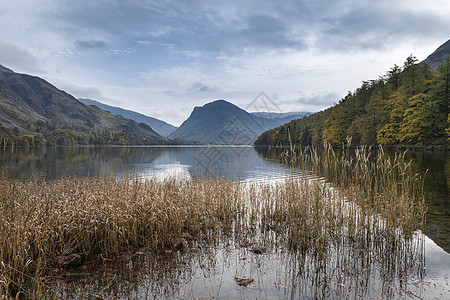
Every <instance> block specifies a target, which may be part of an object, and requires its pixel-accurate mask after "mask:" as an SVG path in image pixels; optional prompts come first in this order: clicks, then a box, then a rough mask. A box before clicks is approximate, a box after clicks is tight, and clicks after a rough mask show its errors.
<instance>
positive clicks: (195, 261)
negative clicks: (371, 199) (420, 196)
mask: <svg viewBox="0 0 450 300" xmlns="http://www.w3.org/2000/svg"><path fill="white" fill-rule="evenodd" d="M406 158H407V159H408V160H409V159H410V160H412V168H413V170H414V171H415V172H417V173H419V174H421V175H425V174H426V175H425V180H424V188H425V191H424V192H425V201H426V204H427V206H428V211H427V224H426V228H425V236H423V237H420V233H419V234H418V241H422V242H424V250H425V252H424V257H420V255H419V256H418V261H417V265H414V266H413V267H412V269H414V268H416V269H421V270H422V271H420V272H414V271H412V269H408V271H405V274H406V275H405V274H402V276H401V277H399V278H396V279H395V278H394V279H392V278H391V279H390V280H391V282H390V281H389V280H387V281H386V280H384V279H383V280H380V278H378V277H382V272H381V271H380V268H381V269H382V267H375V268H374V269H373V270H372V271H371V272H369V273H370V274H369V275H365V273H364V272H367V270H366V269H364V268H360V273H361V274H358V275H355V276H353V277H352V276H350V277H349V278H351V279H348V280H349V281H345V280H344V279H345V278H342V280H341V278H338V277H336V276H335V275H333V274H325V275H324V276H321V277H320V280H321V281H323V280H325V281H326V280H329V283H328V284H325V285H324V282H320V284H318V283H316V282H314V280H318V279H317V278H319V277H317V278H312V277H306V278H305V277H303V276H301V274H299V273H298V272H296V271H295V270H298V269H299V268H300V266H299V265H302V264H306V265H308V262H306V263H305V262H300V261H299V260H298V259H297V257H296V256H293V255H290V254H289V253H286V251H284V250H283V249H272V250H270V251H268V252H267V253H265V254H264V255H255V253H253V252H251V251H250V249H248V248H246V247H240V246H239V244H236V243H235V242H230V243H229V244H221V245H220V246H219V247H215V248H208V249H198V251H197V250H195V249H193V250H192V251H189V252H188V253H185V254H183V255H181V254H179V253H178V254H177V253H163V254H161V253H160V254H154V253H139V254H138V255H133V256H129V257H124V258H122V259H115V260H114V261H109V262H107V261H100V262H98V263H97V264H94V266H93V267H92V268H88V269H85V270H83V272H82V273H81V274H72V276H68V279H67V280H66V281H65V282H64V283H58V284H61V286H62V287H65V286H67V285H70V286H72V287H75V289H76V288H80V289H82V287H86V286H88V287H89V289H94V290H96V291H100V290H101V291H103V292H104V293H106V294H114V295H116V297H117V298H121V299H128V298H135V297H140V298H155V297H156V298H159V297H162V295H164V297H167V296H168V297H172V298H182V299H191V298H196V299H198V298H208V299H211V298H221V299H235V298H241V299H247V298H263V299H269V298H273V299H280V298H295V299H315V298H335V297H338V298H355V297H358V298H373V297H375V296H377V295H380V293H381V294H382V295H384V296H387V297H391V298H404V297H406V298H408V295H409V297H411V298H414V296H413V295H416V296H418V297H423V298H433V297H435V298H437V299H446V296H447V295H448V293H450V287H449V282H448V280H449V279H448V273H449V272H450V254H449V253H450V245H449V241H450V199H449V191H448V187H449V184H450V161H449V158H448V154H447V152H426V151H425V152H414V151H412V152H408V153H407V154H406ZM279 161H280V160H279V151H278V152H277V150H276V149H268V148H254V147H250V146H235V147H228V146H223V147H216V146H204V147H203V146H180V147H50V148H15V149H14V151H11V150H10V149H6V151H2V152H0V164H1V169H2V172H3V173H4V174H6V175H7V176H9V177H11V178H18V179H21V180H28V179H31V178H48V179H52V178H59V177H61V176H78V177H85V176H114V177H118V178H125V177H139V178H150V177H156V178H161V179H162V178H167V177H173V176H175V177H177V178H180V179H183V178H203V177H208V176H220V177H225V178H228V179H231V180H233V181H244V182H261V183H269V184H270V183H271V182H274V181H277V180H282V179H284V178H288V177H302V176H307V177H308V178H311V180H319V181H320V180H323V178H321V177H320V174H313V173H311V172H307V171H304V170H300V169H292V168H289V167H287V166H286V165H284V164H282V163H280V162H279ZM194 250H195V251H194ZM422 264H424V265H422ZM327 276H329V277H327ZM404 276H406V277H404ZM235 277H251V278H254V279H255V282H253V283H251V284H250V285H249V286H248V287H242V286H239V285H237V284H236V282H235ZM394 277H395V276H394ZM92 278H95V280H94V281H92V280H93V279H92ZM352 280H353V281H354V282H352ZM357 281H359V283H358V282H357ZM403 281H404V282H403ZM68 282H70V283H68ZM325 283H326V282H325ZM360 283H365V285H366V286H365V288H364V287H358V288H355V286H358V285H360ZM319 286H320V287H322V289H319ZM324 286H325V287H326V288H325V287H324ZM363 286H364V285H363ZM312 287H314V288H312ZM350 287H352V288H350ZM392 287H396V289H393V288H392ZM63 290H64V292H65V293H67V294H66V296H67V297H74V294H73V290H71V289H70V288H69V289H66V288H64V289H63ZM336 290H338V291H339V293H336V292H333V291H336ZM336 295H337V296H336Z"/></svg>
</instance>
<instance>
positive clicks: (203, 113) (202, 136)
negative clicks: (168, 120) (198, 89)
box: [169, 100, 305, 145]
mask: <svg viewBox="0 0 450 300" xmlns="http://www.w3.org/2000/svg"><path fill="white" fill-rule="evenodd" d="M269 114H270V113H248V112H246V111H245V110H243V109H241V108H239V107H238V106H236V105H234V104H232V103H230V102H227V101H225V100H216V101H213V102H210V103H207V104H205V105H204V106H202V107H195V108H194V110H193V111H192V113H191V115H190V116H189V118H188V119H187V120H186V121H184V122H183V124H181V126H180V127H179V128H177V129H176V130H175V131H174V132H172V133H171V134H170V135H169V138H182V139H186V140H192V141H198V142H203V143H219V144H246V145H249V144H253V142H254V141H255V140H256V138H257V137H258V135H260V134H261V133H262V132H264V131H265V130H268V129H270V128H273V127H276V126H279V125H281V124H283V123H284V121H285V120H286V118H288V119H289V118H291V119H289V121H290V120H292V118H293V117H294V116H298V115H300V116H303V115H304V114H305V113H298V114H297V113H294V114H292V115H290V116H288V115H279V116H278V118H270V116H269ZM280 122H283V123H280Z"/></svg>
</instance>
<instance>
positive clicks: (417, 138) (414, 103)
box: [399, 94, 430, 145]
mask: <svg viewBox="0 0 450 300" xmlns="http://www.w3.org/2000/svg"><path fill="white" fill-rule="evenodd" d="M408 104H409V105H408V108H407V109H406V111H405V113H404V114H403V120H402V124H401V126H400V139H399V140H400V142H401V143H402V144H405V145H423V144H427V143H428V142H429V141H428V138H427V132H428V128H429V127H430V124H429V122H427V118H426V117H427V115H426V104H425V95H424V94H418V95H416V96H414V97H411V98H410V99H409V100H408Z"/></svg>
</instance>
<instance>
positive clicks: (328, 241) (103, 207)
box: [0, 149, 426, 298]
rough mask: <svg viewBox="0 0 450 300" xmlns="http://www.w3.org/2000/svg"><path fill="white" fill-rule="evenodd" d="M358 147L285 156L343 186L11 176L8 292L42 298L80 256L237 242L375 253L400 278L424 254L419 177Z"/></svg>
mask: <svg viewBox="0 0 450 300" xmlns="http://www.w3.org/2000/svg"><path fill="white" fill-rule="evenodd" d="M302 151H303V150H302ZM358 151H359V152H357V153H356V156H354V157H352V158H349V157H346V156H345V155H341V156H339V155H338V154H336V153H335V152H333V151H332V149H326V151H325V154H324V155H319V153H318V151H317V150H314V149H312V150H308V151H303V152H298V153H295V152H294V151H290V153H287V154H285V158H289V163H292V164H295V165H296V166H301V167H304V168H310V169H311V170H313V171H317V172H319V171H320V172H322V173H325V174H327V176H328V178H333V182H334V186H333V187H332V186H331V185H329V184H327V183H325V182H323V181H317V180H311V179H309V178H289V179H287V180H285V181H282V182H275V183H272V184H261V183H249V184H244V183H239V182H237V183H233V182H231V181H229V180H225V179H217V178H209V179H190V180H185V181H179V180H175V179H166V180H163V181H158V180H152V179H147V180H140V179H130V178H124V179H120V180H117V179H114V178H76V177H70V178H61V179H56V180H31V181H28V182H20V181H17V180H13V179H7V178H2V179H1V183H0V295H6V296H8V297H14V296H16V295H20V294H25V295H27V296H28V297H31V298H33V297H35V296H36V295H38V296H39V295H40V296H42V295H44V294H43V293H45V291H46V287H45V281H44V280H43V279H44V278H45V275H46V274H48V272H49V269H50V268H53V267H57V266H58V265H57V264H56V261H57V258H58V257H61V256H64V255H68V254H72V253H78V254H81V255H82V256H83V257H84V258H85V259H89V258H92V257H95V256H97V255H102V256H114V255H117V254H119V253H120V252H121V251H124V250H125V249H129V248H130V247H131V248H138V247H143V246H145V247H146V248H147V249H148V250H149V251H154V250H158V249H182V248H183V247H186V245H187V244H189V243H206V244H208V245H216V244H217V243H219V242H220V241H225V240H230V239H232V240H233V239H234V240H238V241H244V240H257V241H258V242H259V243H261V244H266V245H267V246H270V247H277V248H279V249H284V250H285V251H290V252H292V253H299V254H300V255H303V257H305V255H307V256H308V257H312V258H313V259H314V260H316V261H317V262H321V263H320V264H318V266H321V268H322V267H323V265H322V263H323V262H325V263H326V261H327V257H328V255H329V254H330V253H331V252H335V253H346V255H343V256H342V261H341V260H340V259H339V261H338V262H335V263H337V264H338V265H345V264H349V263H351V262H352V260H357V261H359V260H362V258H361V253H364V252H366V253H368V254H369V253H370V255H369V257H368V258H367V261H366V262H365V264H370V263H372V262H374V261H380V262H382V264H381V266H382V267H381V269H382V270H385V273H386V274H388V273H390V272H394V273H395V272H398V273H402V272H404V270H405V268H407V267H408V266H409V265H410V264H411V262H412V261H414V260H415V258H416V257H415V254H416V253H417V251H415V250H416V248H415V247H417V245H415V244H412V243H411V240H412V235H413V232H414V231H415V230H416V229H418V228H420V226H422V225H423V223H424V216H425V211H426V207H425V205H424V204H423V201H422V198H420V195H421V194H420V187H421V181H420V180H419V178H417V177H416V176H412V175H409V165H408V163H406V162H404V161H403V156H402V155H399V156H398V157H396V158H395V159H394V160H393V161H391V160H389V159H388V158H387V157H385V156H384V154H383V153H382V152H381V154H379V157H377V159H376V160H375V162H371V161H370V159H369V155H370V154H369V152H368V151H367V149H361V150H358ZM352 253H354V254H352Z"/></svg>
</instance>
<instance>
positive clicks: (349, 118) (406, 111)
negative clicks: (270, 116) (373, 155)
mask: <svg viewBox="0 0 450 300" xmlns="http://www.w3.org/2000/svg"><path fill="white" fill-rule="evenodd" d="M449 91H450V58H449V57H448V56H447V59H446V60H445V62H444V63H443V64H441V65H440V66H438V68H437V69H436V70H435V71H431V70H430V68H429V67H427V66H426V65H419V64H417V59H415V58H414V57H413V56H410V57H408V58H407V59H406V61H405V63H404V66H403V68H400V67H398V66H394V67H393V68H391V69H390V70H389V71H388V72H387V73H386V75H385V76H381V77H379V78H378V79H377V80H371V81H364V82H363V84H362V85H361V87H359V88H358V89H357V90H356V91H354V92H353V93H351V92H349V94H348V95H347V96H346V97H345V98H344V99H342V100H341V101H340V102H339V104H337V105H335V106H333V107H330V108H328V109H327V110H325V111H323V112H319V113H315V114H312V115H310V116H307V117H305V118H303V119H301V120H295V121H291V122H289V123H287V124H285V125H283V126H280V127H277V128H275V129H272V130H269V131H266V132H264V133H263V134H261V135H260V136H259V137H258V139H257V140H256V142H255V144H256V145H289V144H290V143H294V144H299V145H323V143H324V142H327V143H330V144H331V145H335V146H339V145H343V144H351V145H384V146H394V147H398V146H415V147H417V146H419V147H421V146H440V147H448V145H449V141H450V138H449V134H450V125H449V124H450V116H449V97H450V92H449Z"/></svg>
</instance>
